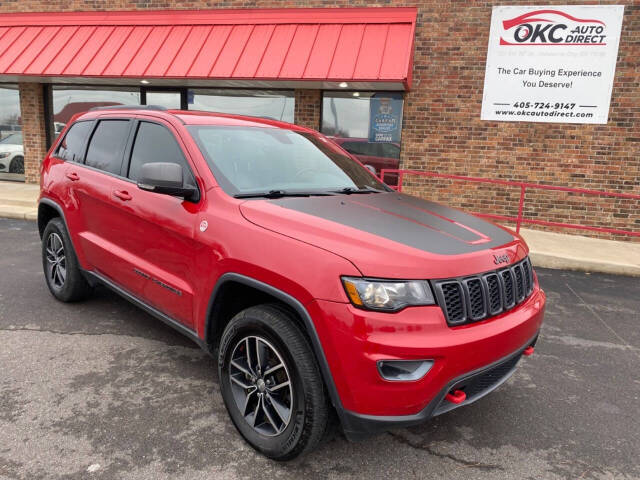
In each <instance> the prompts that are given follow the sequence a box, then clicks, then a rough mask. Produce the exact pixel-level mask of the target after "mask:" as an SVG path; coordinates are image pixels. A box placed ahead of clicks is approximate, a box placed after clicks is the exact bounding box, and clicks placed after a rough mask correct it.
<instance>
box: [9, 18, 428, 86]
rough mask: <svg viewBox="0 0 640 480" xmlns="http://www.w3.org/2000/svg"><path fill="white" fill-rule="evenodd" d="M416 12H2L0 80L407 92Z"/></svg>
mask: <svg viewBox="0 0 640 480" xmlns="http://www.w3.org/2000/svg"><path fill="white" fill-rule="evenodd" d="M416 15H417V10H416V9H415V8H357V9H351V8H330V9H274V10H201V11H183V10H178V11H176V10H173V11H166V10H163V11H135V12H69V13H16V14H3V15H2V16H0V81H19V80H20V79H21V78H22V77H41V78H42V79H43V81H55V79H56V78H57V79H60V80H61V81H64V82H69V81H82V83H88V81H87V80H88V79H89V80H93V81H95V80H99V79H105V80H106V79H110V80H111V82H112V83H113V81H114V80H115V79H121V80H120V81H117V82H116V83H126V82H123V81H124V80H125V79H163V81H167V80H170V79H181V80H183V82H184V80H185V79H186V80H191V81H192V82H187V83H188V84H194V85H196V84H206V85H212V84H219V85H223V84H224V85H240V86H251V85H256V84H259V85H262V86H278V85H282V84H289V85H294V84H295V85H298V84H300V85H301V86H305V85H306V86H310V85H309V84H312V83H315V84H321V85H324V86H325V88H326V86H327V84H328V83H329V84H335V83H339V82H349V83H350V84H366V83H371V84H375V85H378V86H380V84H386V85H387V86H389V87H391V88H409V86H410V83H411V69H412V57H413V37H414V31H415V22H416ZM23 80H24V79H23ZM203 80H207V82H206V83H203V82H202V81H203ZM212 80H215V81H217V82H213V83H212V82H211V81H212ZM221 81H224V82H222V83H221ZM300 82H304V84H301V83H300ZM154 84H157V82H154Z"/></svg>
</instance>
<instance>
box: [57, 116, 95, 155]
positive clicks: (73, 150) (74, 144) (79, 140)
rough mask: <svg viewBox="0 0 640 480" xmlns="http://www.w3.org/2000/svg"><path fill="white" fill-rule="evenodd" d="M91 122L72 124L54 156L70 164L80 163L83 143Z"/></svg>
mask: <svg viewBox="0 0 640 480" xmlns="http://www.w3.org/2000/svg"><path fill="white" fill-rule="evenodd" d="M92 124H93V122H78V123H74V124H73V125H72V126H71V128H70V129H69V131H68V132H67V134H66V135H65V136H64V140H62V143H61V144H60V146H59V147H58V151H57V152H56V156H57V157H58V158H61V159H63V160H68V161H70V162H82V154H83V149H84V142H85V140H86V139H87V135H88V134H89V130H91V125H92Z"/></svg>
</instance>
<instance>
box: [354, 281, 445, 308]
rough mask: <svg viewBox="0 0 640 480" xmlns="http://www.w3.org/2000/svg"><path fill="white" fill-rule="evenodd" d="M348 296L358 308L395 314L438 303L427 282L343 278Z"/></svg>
mask: <svg viewBox="0 0 640 480" xmlns="http://www.w3.org/2000/svg"><path fill="white" fill-rule="evenodd" d="M342 283H343V285H344V288H345V290H346V291H347V296H348V297H349V299H350V300H351V303H353V304H354V305H355V306H356V307H360V308H366V309H369V310H382V311H387V312H395V311H398V310H401V309H403V308H404V307H408V306H414V305H434V304H435V303H436V302H435V300H434V298H433V293H432V292H431V287H430V286H429V283H428V282H427V281H425V280H372V279H367V278H357V277H342Z"/></svg>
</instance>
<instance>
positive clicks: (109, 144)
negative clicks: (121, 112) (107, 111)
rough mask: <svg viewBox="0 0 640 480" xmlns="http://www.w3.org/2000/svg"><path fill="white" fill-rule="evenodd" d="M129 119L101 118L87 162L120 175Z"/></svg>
mask: <svg viewBox="0 0 640 480" xmlns="http://www.w3.org/2000/svg"><path fill="white" fill-rule="evenodd" d="M129 124H130V121H129V120H101V121H100V122H99V123H98V126H97V127H96V129H95V131H94V132H93V135H92V136H91V140H90V142H89V148H88V149H87V159H86V161H85V163H86V164H87V165H88V166H90V167H93V168H97V169H99V170H103V171H105V172H109V173H113V174H116V175H120V171H121V169H122V158H123V155H124V149H125V146H126V144H127V138H128V136H129Z"/></svg>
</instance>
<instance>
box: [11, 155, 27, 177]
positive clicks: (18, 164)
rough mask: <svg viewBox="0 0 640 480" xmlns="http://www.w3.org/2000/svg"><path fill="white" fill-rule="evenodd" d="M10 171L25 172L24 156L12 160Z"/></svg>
mask: <svg viewBox="0 0 640 480" xmlns="http://www.w3.org/2000/svg"><path fill="white" fill-rule="evenodd" d="M9 173H24V157H15V158H14V159H13V160H11V163H10V164H9Z"/></svg>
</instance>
